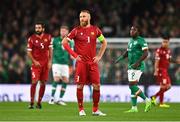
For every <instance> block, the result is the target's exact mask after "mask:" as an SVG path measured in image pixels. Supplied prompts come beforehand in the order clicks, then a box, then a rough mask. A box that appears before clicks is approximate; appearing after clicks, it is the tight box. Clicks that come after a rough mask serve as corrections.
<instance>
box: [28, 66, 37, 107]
mask: <svg viewBox="0 0 180 122" xmlns="http://www.w3.org/2000/svg"><path fill="white" fill-rule="evenodd" d="M39 73H40V68H38V67H34V66H32V67H31V79H32V83H31V88H30V97H31V102H30V105H29V109H33V108H34V99H35V93H36V85H37V82H38V80H39Z"/></svg>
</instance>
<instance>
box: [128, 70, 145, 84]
mask: <svg viewBox="0 0 180 122" xmlns="http://www.w3.org/2000/svg"><path fill="white" fill-rule="evenodd" d="M127 72H128V81H129V82H133V81H137V82H139V79H140V77H141V74H142V71H141V70H133V69H131V70H128V71H127Z"/></svg>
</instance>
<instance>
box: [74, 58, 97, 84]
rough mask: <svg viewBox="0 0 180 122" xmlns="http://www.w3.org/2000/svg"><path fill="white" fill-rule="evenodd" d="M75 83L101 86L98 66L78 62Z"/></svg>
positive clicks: (91, 63)
mask: <svg viewBox="0 0 180 122" xmlns="http://www.w3.org/2000/svg"><path fill="white" fill-rule="evenodd" d="M75 83H77V84H100V74H99V69H98V64H96V63H93V62H81V61H79V62H77V63H76V71H75Z"/></svg>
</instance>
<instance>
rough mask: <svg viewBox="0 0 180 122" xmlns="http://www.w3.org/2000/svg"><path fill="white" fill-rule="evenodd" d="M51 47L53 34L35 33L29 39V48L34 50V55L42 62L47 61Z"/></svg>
mask: <svg viewBox="0 0 180 122" xmlns="http://www.w3.org/2000/svg"><path fill="white" fill-rule="evenodd" d="M49 48H52V42H51V35H50V34H42V35H41V36H38V35H36V34H33V35H32V36H30V37H29V39H28V44H27V50H28V51H32V56H33V58H34V59H35V60H37V61H39V62H40V63H41V64H44V63H47V62H48V59H49Z"/></svg>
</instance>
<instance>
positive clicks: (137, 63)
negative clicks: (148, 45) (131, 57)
mask: <svg viewBox="0 0 180 122" xmlns="http://www.w3.org/2000/svg"><path fill="white" fill-rule="evenodd" d="M147 56H148V49H144V50H143V54H142V56H141V57H140V58H139V60H137V61H136V63H134V64H133V65H131V67H132V68H137V67H138V66H139V65H140V63H141V62H142V61H144V60H145V59H146V58H147Z"/></svg>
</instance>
